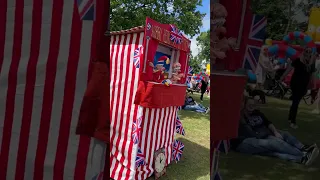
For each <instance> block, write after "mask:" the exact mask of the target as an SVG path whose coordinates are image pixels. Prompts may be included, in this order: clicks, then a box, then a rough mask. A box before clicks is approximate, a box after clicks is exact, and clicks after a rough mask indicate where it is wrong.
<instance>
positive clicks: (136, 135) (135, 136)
mask: <svg viewBox="0 0 320 180" xmlns="http://www.w3.org/2000/svg"><path fill="white" fill-rule="evenodd" d="M142 119H143V118H142V116H141V117H139V118H138V119H136V120H133V125H132V141H133V143H134V144H138V143H139V139H140V131H141V123H142Z"/></svg>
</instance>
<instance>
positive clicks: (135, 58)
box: [133, 46, 143, 68]
mask: <svg viewBox="0 0 320 180" xmlns="http://www.w3.org/2000/svg"><path fill="white" fill-rule="evenodd" d="M142 54H143V47H142V46H140V47H138V48H137V49H136V50H134V55H133V64H134V66H135V67H136V68H140V59H141V56H142Z"/></svg>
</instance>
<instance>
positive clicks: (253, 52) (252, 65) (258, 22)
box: [242, 15, 267, 71]
mask: <svg viewBox="0 0 320 180" xmlns="http://www.w3.org/2000/svg"><path fill="white" fill-rule="evenodd" d="M266 27H267V18H266V17H264V16H261V15H253V18H252V23H251V27H250V31H249V34H248V35H247V36H244V37H248V41H247V47H246V50H245V55H244V61H243V65H242V66H243V68H245V69H251V70H252V71H255V69H256V66H257V63H258V61H259V56H260V49H261V48H260V47H261V46H262V45H263V41H264V39H265V35H266Z"/></svg>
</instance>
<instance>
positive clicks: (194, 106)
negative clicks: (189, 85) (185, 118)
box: [182, 93, 210, 113]
mask: <svg viewBox="0 0 320 180" xmlns="http://www.w3.org/2000/svg"><path fill="white" fill-rule="evenodd" d="M182 109H184V110H189V111H196V112H200V113H208V112H209V110H210V109H209V108H206V107H204V106H203V105H202V104H199V103H197V102H196V101H195V100H194V99H193V97H191V96H190V95H189V94H188V93H187V94H186V99H185V101H184V105H183V106H182Z"/></svg>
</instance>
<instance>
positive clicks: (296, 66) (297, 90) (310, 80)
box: [255, 47, 320, 129]
mask: <svg viewBox="0 0 320 180" xmlns="http://www.w3.org/2000/svg"><path fill="white" fill-rule="evenodd" d="M262 49H263V51H262V52H261V54H260V59H259V63H258V66H257V70H256V73H255V74H256V76H257V78H256V80H257V85H258V87H259V88H262V87H263V85H264V83H265V80H266V77H267V75H268V74H269V75H270V74H271V77H273V78H276V79H278V80H279V81H280V82H282V83H283V85H284V86H288V88H290V90H291V97H290V100H292V104H291V107H290V111H289V115H288V121H289V123H290V127H292V128H294V129H296V128H298V126H297V121H296V116H297V112H298V107H299V104H300V102H301V100H302V99H303V97H304V96H305V95H306V94H307V92H308V90H310V91H311V93H310V94H311V95H312V99H311V101H315V102H314V103H315V104H316V109H315V110H314V111H313V113H318V114H319V113H320V109H319V108H320V106H319V103H320V101H319V98H317V97H318V96H319V95H320V92H319V89H320V80H319V79H320V57H319V55H318V54H317V53H316V52H313V51H312V49H311V48H305V49H304V51H303V52H302V53H301V56H300V57H299V58H297V59H292V60H291V59H290V58H288V60H287V62H286V63H284V64H280V65H279V64H277V62H276V63H274V61H272V60H270V59H271V58H272V57H271V58H270V57H269V56H268V54H267V52H266V49H267V47H262ZM289 75H290V77H289V78H288V76H289ZM277 76H278V77H277ZM288 79H289V80H288ZM287 84H288V85H287Z"/></svg>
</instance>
